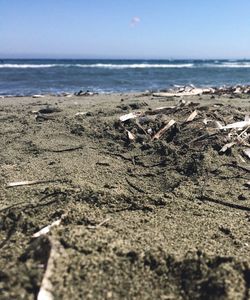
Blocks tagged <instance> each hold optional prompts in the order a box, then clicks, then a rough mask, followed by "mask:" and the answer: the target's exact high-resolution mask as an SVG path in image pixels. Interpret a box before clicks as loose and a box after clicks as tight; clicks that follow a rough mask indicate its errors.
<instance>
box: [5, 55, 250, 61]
mask: <svg viewBox="0 0 250 300" xmlns="http://www.w3.org/2000/svg"><path fill="white" fill-rule="evenodd" d="M30 59H34V60H50V59H51V60H57V59H58V60H169V61H173V60H193V61H196V60H218V61H220V60H250V57H249V58H247V57H244V58H237V57H233V58H216V57H215V58H184V57H183V58H150V57H148V58H139V57H134V58H128V57H120V58H111V57H98V58H97V57H95V58H94V57H92V58H89V57H88V58H86V57H85V58H84V57H38V56H37V57H36V56H35V57H34V56H33V57H32V56H30V57H22V56H20V57H5V56H1V55H0V61H1V60H2V61H3V60H30Z"/></svg>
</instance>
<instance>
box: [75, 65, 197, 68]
mask: <svg viewBox="0 0 250 300" xmlns="http://www.w3.org/2000/svg"><path fill="white" fill-rule="evenodd" d="M75 66H77V67H81V68H104V69H146V68H191V67H193V66H194V65H193V64H89V65H82V64H77V65H75Z"/></svg>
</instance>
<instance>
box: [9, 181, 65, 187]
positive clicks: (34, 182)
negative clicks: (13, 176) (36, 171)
mask: <svg viewBox="0 0 250 300" xmlns="http://www.w3.org/2000/svg"><path fill="white" fill-rule="evenodd" d="M56 181H59V179H57V180H31V181H16V182H10V183H8V184H7V186H6V187H7V188H11V187H16V186H24V185H34V184H42V183H52V182H56Z"/></svg>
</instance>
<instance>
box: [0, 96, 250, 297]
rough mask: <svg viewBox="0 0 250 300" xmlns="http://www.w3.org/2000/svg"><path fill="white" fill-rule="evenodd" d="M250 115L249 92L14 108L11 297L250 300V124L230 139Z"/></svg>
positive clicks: (8, 255)
mask: <svg viewBox="0 0 250 300" xmlns="http://www.w3.org/2000/svg"><path fill="white" fill-rule="evenodd" d="M249 114H250V94H248V93H245V94H241V93H231V94H223V93H220V94H214V95H211V94H210V93H207V94H202V95H200V94H197V95H195V94H194V95H182V94H180V95H178V97H173V96H169V95H165V96H164V95H162V96H161V95H160V94H159V95H154V94H153V93H151V92H146V93H125V94H124V93H116V94H93V95H92V93H90V94H89V95H88V94H86V95H83V96H76V95H66V94H65V96H60V97H59V96H44V97H41V98H39V97H35V98H34V97H5V98H0V127H1V128H0V135H1V146H0V158H1V165H0V168H1V170H0V172H1V177H0V249H1V256H0V294H1V297H0V298H1V299H6V300H7V299H34V298H35V297H37V296H38V295H39V293H40V296H41V295H42V293H43V294H46V295H47V298H43V299H249V297H250V256H249V250H250V236H249V224H250V223H249V222H250V189H249V186H250V183H249V182H250V176H249V171H250V169H249V168H250V167H249V165H250V164H249V162H250V158H249V157H248V155H247V153H249V152H246V151H245V150H246V149H249V143H250V141H249V125H246V126H245V125H244V126H243V127H241V128H238V129H235V128H230V126H229V127H228V128H224V129H223V128H220V126H222V127H223V126H224V127H226V126H227V125H228V124H234V123H238V122H245V121H246V122H248V121H247V120H249V119H248V118H247V117H246V116H249ZM121 117H123V118H121ZM238 130H239V131H238ZM228 144H230V145H228ZM49 225H51V226H50V227H49V228H48V227H47V226H49ZM43 228H46V230H45V231H46V232H45V233H44V232H42V233H39V232H40V230H41V229H43ZM52 296H53V298H49V297H52ZM40 299H42V298H40Z"/></svg>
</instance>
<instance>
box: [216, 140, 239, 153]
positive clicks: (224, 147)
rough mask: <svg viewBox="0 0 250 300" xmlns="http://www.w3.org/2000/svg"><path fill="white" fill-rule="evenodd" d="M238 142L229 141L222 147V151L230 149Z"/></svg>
mask: <svg viewBox="0 0 250 300" xmlns="http://www.w3.org/2000/svg"><path fill="white" fill-rule="evenodd" d="M236 144H237V143H236V142H231V143H227V144H225V145H224V146H223V147H222V148H221V149H220V152H226V151H227V150H228V149H230V148H232V147H233V146H234V145H236Z"/></svg>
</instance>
